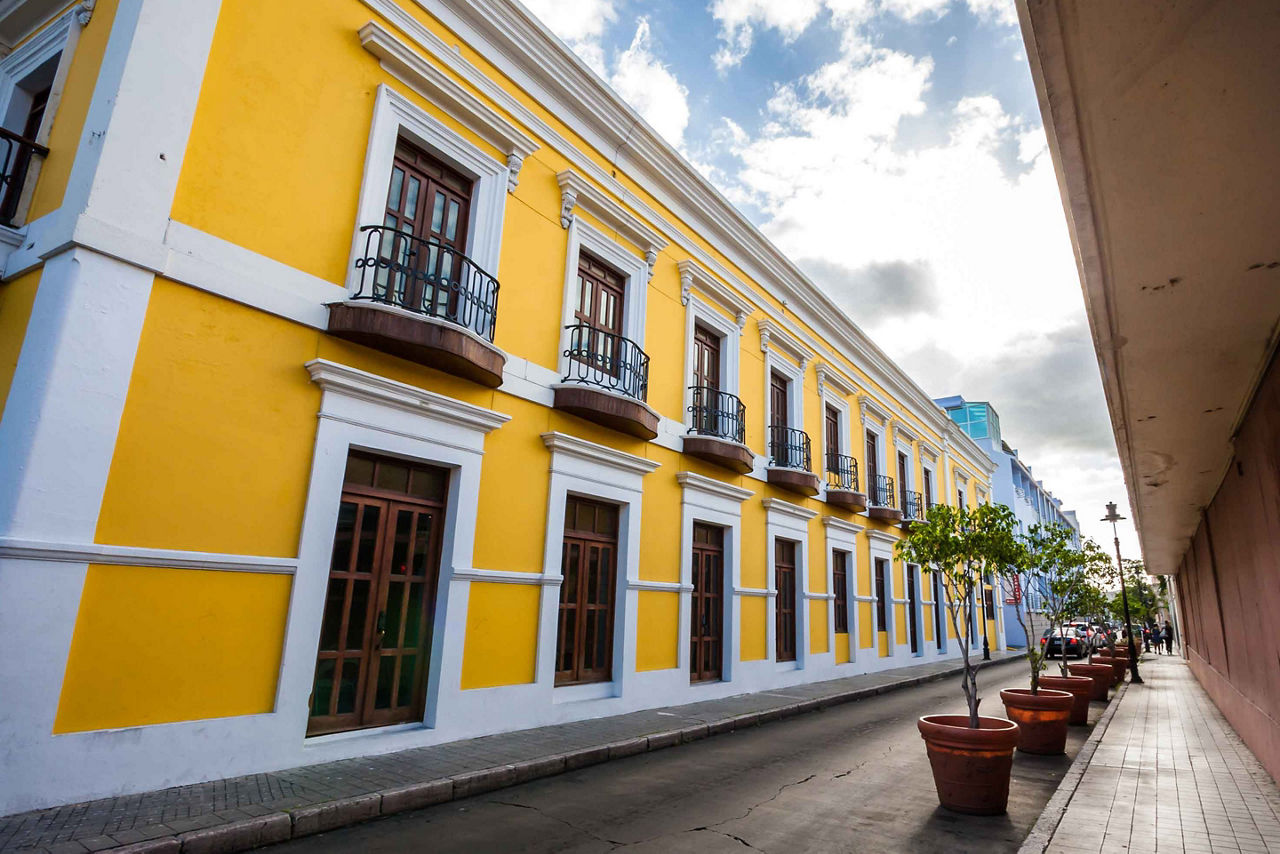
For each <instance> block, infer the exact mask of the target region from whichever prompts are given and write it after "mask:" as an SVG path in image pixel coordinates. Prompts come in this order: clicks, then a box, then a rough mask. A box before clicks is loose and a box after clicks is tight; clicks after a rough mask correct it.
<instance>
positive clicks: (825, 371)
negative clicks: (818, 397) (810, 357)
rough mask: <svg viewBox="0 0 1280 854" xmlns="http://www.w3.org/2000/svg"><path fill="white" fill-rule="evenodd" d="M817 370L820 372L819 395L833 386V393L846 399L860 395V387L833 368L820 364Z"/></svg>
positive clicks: (823, 363)
mask: <svg viewBox="0 0 1280 854" xmlns="http://www.w3.org/2000/svg"><path fill="white" fill-rule="evenodd" d="M815 370H816V371H817V372H818V394H822V393H824V392H825V391H826V387H827V386H831V389H832V391H835V392H836V393H838V394H842V395H844V396H845V397H853V396H854V395H855V394H857V393H858V387H857V386H855V385H854V384H853V383H851V382H849V380H847V379H845V377H844V375H843V374H841V373H840V372H839V371H838V370H836V369H835V368H834V367H833V366H831V365H828V364H827V363H825V362H819V363H818V364H817V367H816V369H815Z"/></svg>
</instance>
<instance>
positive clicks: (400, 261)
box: [328, 225, 507, 388]
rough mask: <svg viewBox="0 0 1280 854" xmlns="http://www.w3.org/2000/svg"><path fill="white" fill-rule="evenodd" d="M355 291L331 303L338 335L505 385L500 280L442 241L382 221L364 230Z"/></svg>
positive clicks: (331, 330) (331, 321) (476, 379)
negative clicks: (497, 342)
mask: <svg viewBox="0 0 1280 854" xmlns="http://www.w3.org/2000/svg"><path fill="white" fill-rule="evenodd" d="M360 234H361V235H362V237H363V251H362V253H361V254H360V255H359V256H358V257H357V258H356V262H355V269H356V270H357V271H358V272H359V287H358V288H357V290H356V292H355V293H354V294H352V295H351V296H350V297H348V298H347V299H346V300H345V301H343V302H340V303H333V304H331V305H330V306H329V326H328V332H329V333H330V334H331V335H336V336H337V337H339V338H344V339H346V340H348V341H354V342H356V343H357V344H363V345H365V346H366V347H371V348H373V349H375V350H381V351H383V352H385V353H391V354H393V355H396V356H400V357H401V358H404V359H408V360H410V361H412V362H417V363H418V364H420V365H426V366H428V367H431V368H436V369H437V370H441V371H445V372H446V373H450V374H454V375H455V376H460V377H465V378H466V379H469V380H473V381H474V382H477V383H480V384H481V385H484V386H488V387H489V388H497V387H498V386H500V385H502V369H503V367H504V366H505V365H506V361H507V358H506V356H505V355H504V354H503V352H502V351H501V350H499V349H498V348H497V347H495V346H494V344H493V333H494V329H495V328H496V326H497V321H498V280H497V279H495V278H494V277H493V276H491V275H489V274H488V273H487V272H485V271H484V270H483V269H481V268H480V266H479V265H477V264H476V263H475V262H474V261H472V260H471V259H470V258H468V257H467V256H466V255H463V254H462V253H461V252H459V251H458V250H456V249H454V248H453V247H451V246H448V245H446V244H444V243H441V242H439V241H437V240H433V239H429V238H422V237H417V236H416V235H413V234H409V233H407V232H404V231H398V230H396V229H394V228H390V227H386V226H381V225H366V226H362V227H361V228H360Z"/></svg>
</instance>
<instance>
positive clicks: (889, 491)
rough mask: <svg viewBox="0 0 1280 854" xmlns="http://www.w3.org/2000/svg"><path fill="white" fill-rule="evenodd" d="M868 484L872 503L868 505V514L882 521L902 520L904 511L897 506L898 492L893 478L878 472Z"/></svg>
mask: <svg viewBox="0 0 1280 854" xmlns="http://www.w3.org/2000/svg"><path fill="white" fill-rule="evenodd" d="M870 480H871V482H870V483H868V484H867V486H868V487H869V488H870V492H869V495H868V497H869V498H870V499H871V503H870V504H869V505H868V506H867V515H868V516H869V517H871V518H872V519H879V520H881V521H882V522H901V521H902V511H901V510H899V509H898V506H897V494H896V493H895V492H894V489H893V478H891V477H889V476H888V475H883V474H878V475H875V476H873V477H872V478H871V479H870Z"/></svg>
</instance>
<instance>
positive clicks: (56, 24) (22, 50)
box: [0, 6, 93, 223]
mask: <svg viewBox="0 0 1280 854" xmlns="http://www.w3.org/2000/svg"><path fill="white" fill-rule="evenodd" d="M92 13H93V10H92V8H90V9H83V8H81V7H80V6H75V7H74V8H71V9H68V10H67V11H65V12H63V13H62V15H60V16H59V17H58V18H57V19H55V20H54V21H53V22H52V23H50V24H49V25H48V26H46V27H45V28H44V29H43V30H41V31H40V32H39V33H37V34H36V35H34V36H32V37H31V38H30V39H29V40H28V41H27V43H26V44H24V45H22V46H21V47H18V48H17V49H15V50H14V51H13V52H12V53H10V54H9V55H8V56H6V57H5V58H4V59H2V60H0V118H2V117H4V116H5V115H7V114H8V112H9V106H10V104H12V102H13V95H14V92H15V91H17V88H18V84H19V83H21V82H22V81H23V79H25V78H26V77H27V76H28V75H29V74H31V73H32V72H33V71H35V70H36V69H37V68H38V67H40V65H42V64H43V63H45V62H47V61H48V60H49V59H51V58H52V57H54V56H56V55H58V54H59V53H61V54H62V56H61V58H60V59H59V60H58V67H57V69H56V70H55V71H54V73H53V83H52V85H51V86H50V88H49V100H48V102H47V103H46V104H45V109H44V116H43V117H42V119H41V121H40V127H39V128H38V129H37V130H36V134H35V141H36V142H38V143H40V144H41V145H47V144H48V142H49V131H50V130H51V129H52V128H53V120H54V116H55V115H56V114H57V112H58V105H59V104H60V103H61V102H62V92H63V90H64V89H65V88H66V82H67V74H68V72H69V71H70V69H71V60H72V58H73V56H74V54H75V50H76V45H77V44H78V43H79V41H80V33H81V32H82V31H83V30H84V27H85V25H86V24H88V23H89V16H90V15H91V14H92ZM43 167H44V158H43V157H32V158H31V161H30V164H29V165H28V166H27V174H26V178H25V181H24V186H23V188H22V195H21V197H20V198H19V200H18V206H17V209H16V210H15V211H14V217H13V218H14V221H15V222H19V223H24V222H26V218H27V211H28V209H29V208H30V206H31V197H32V194H33V193H34V192H35V186H36V182H37V181H38V180H39V178H40V171H41V169H43Z"/></svg>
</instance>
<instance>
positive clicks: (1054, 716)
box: [1000, 685, 1075, 756]
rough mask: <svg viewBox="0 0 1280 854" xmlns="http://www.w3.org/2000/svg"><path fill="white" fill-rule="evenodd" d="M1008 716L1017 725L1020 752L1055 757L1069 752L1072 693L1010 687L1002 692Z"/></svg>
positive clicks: (1043, 688)
mask: <svg viewBox="0 0 1280 854" xmlns="http://www.w3.org/2000/svg"><path fill="white" fill-rule="evenodd" d="M1000 699H1001V700H1003V701H1004V711H1005V714H1007V715H1008V716H1009V720H1011V721H1013V722H1014V723H1016V724H1017V725H1018V750H1019V751H1020V752H1022V753H1036V754H1041V755H1044V756H1056V755H1058V754H1059V753H1065V752H1066V749H1067V720H1068V718H1070V717H1071V707H1072V706H1073V705H1074V704H1075V697H1073V696H1072V695H1071V692H1070V691H1054V690H1051V689H1049V688H1045V687H1044V686H1043V685H1042V686H1041V687H1040V691H1039V693H1036V694H1032V693H1031V689H1030V688H1008V689H1006V690H1004V691H1001V692H1000Z"/></svg>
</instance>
